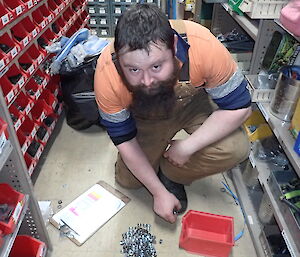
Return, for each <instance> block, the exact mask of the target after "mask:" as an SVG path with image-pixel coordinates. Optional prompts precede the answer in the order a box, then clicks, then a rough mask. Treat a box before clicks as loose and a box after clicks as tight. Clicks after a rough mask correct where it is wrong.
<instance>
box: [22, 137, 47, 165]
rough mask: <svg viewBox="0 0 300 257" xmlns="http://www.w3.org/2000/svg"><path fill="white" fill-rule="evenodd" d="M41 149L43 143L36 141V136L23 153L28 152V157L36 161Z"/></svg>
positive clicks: (42, 148)
mask: <svg viewBox="0 0 300 257" xmlns="http://www.w3.org/2000/svg"><path fill="white" fill-rule="evenodd" d="M43 150H44V145H43V144H41V143H40V142H38V140H36V138H34V139H33V140H32V141H31V143H30V145H29V146H28V148H27V151H26V153H25V154H28V156H29V157H31V158H33V159H34V160H35V161H38V160H39V159H40V157H41V154H42V152H43Z"/></svg>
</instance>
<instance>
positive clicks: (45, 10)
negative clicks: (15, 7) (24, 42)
mask: <svg viewBox="0 0 300 257" xmlns="http://www.w3.org/2000/svg"><path fill="white" fill-rule="evenodd" d="M39 10H40V11H41V13H42V14H43V16H44V17H46V18H47V20H48V23H49V22H51V21H52V20H53V19H54V14H53V13H51V12H50V11H49V9H48V7H47V6H46V5H42V6H41V7H40V8H39Z"/></svg>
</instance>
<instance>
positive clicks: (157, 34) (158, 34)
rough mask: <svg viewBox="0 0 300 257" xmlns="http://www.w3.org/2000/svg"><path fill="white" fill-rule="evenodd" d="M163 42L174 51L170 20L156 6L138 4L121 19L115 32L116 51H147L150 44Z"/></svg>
mask: <svg viewBox="0 0 300 257" xmlns="http://www.w3.org/2000/svg"><path fill="white" fill-rule="evenodd" d="M151 42H154V43H157V42H162V43H165V44H166V46H167V47H168V48H169V49H172V50H173V44H174V32H173V30H172V28H171V25H170V23H169V20H168V18H167V17H166V15H165V14H163V13H162V12H161V10H160V9H159V8H158V7H157V6H155V5H154V4H136V5H134V6H133V7H131V8H130V9H128V10H127V11H126V12H125V13H124V14H123V15H122V16H121V17H120V18H119V21H118V24H117V27H116V30H115V43H114V47H115V51H116V53H118V52H119V51H120V50H121V49H122V48H123V47H125V46H127V47H129V50H130V51H134V50H137V49H139V50H141V49H145V50H147V51H149V43H151Z"/></svg>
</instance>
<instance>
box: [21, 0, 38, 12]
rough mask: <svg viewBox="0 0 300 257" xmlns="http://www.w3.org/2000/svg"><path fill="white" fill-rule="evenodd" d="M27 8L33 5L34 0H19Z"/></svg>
mask: <svg viewBox="0 0 300 257" xmlns="http://www.w3.org/2000/svg"><path fill="white" fill-rule="evenodd" d="M21 2H22V3H23V4H24V6H25V7H26V9H27V10H29V9H31V8H32V7H33V6H34V5H35V1H34V0H21Z"/></svg>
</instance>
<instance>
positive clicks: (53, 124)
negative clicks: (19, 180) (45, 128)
mask: <svg viewBox="0 0 300 257" xmlns="http://www.w3.org/2000/svg"><path fill="white" fill-rule="evenodd" d="M54 127H55V121H53V122H52V124H51V126H50V129H51V131H52V130H53V129H54Z"/></svg>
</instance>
